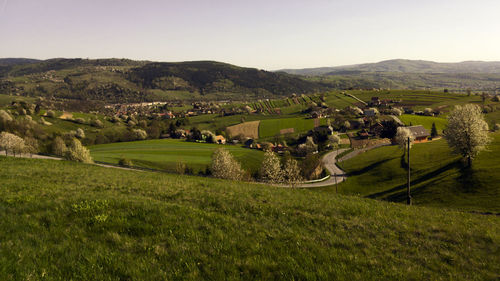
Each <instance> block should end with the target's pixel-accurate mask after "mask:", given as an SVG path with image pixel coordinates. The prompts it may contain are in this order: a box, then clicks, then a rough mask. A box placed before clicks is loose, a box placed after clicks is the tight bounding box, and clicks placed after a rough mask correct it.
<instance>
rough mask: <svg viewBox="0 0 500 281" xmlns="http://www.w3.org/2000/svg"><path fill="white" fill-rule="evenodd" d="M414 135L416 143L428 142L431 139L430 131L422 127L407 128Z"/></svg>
mask: <svg viewBox="0 0 500 281" xmlns="http://www.w3.org/2000/svg"><path fill="white" fill-rule="evenodd" d="M407 128H408V129H409V130H410V132H411V133H412V135H413V136H414V137H415V142H416V143H418V142H426V141H427V139H428V138H429V137H430V134H429V131H427V129H426V128H424V126H422V125H418V126H409V127H407Z"/></svg>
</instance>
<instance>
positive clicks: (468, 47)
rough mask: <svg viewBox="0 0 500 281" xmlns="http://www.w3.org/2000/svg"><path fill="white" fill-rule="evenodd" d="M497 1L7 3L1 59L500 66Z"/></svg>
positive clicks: (1, 19)
mask: <svg viewBox="0 0 500 281" xmlns="http://www.w3.org/2000/svg"><path fill="white" fill-rule="evenodd" d="M499 12H500V1H498V0H475V1H471V0H467V1H463V0H432V1H431V0H419V1H415V0H411V1H409V0H350V1H349V0H330V1H328V0H302V1H299V0H245V1H240V0H205V1H202V0H164V1H160V0H134V1H132V0H115V1H111V0H0V57H3V58H6V57H28V58H37V59H48V58H54V57H65V58H76V57H79V58H111V57H113V58H129V59H137V60H153V61H191V60H216V61H222V62H227V63H231V64H235V65H239V66H246V67H256V68H260V69H266V70H277V69H282V68H306V67H321V66H338V65H348V64H358V63H369V62H378V61H382V60H387V59H396V58H402V59H422V60H432V61H438V62H458V61H465V60H483V61H500V36H499V35H500V16H498V13H499Z"/></svg>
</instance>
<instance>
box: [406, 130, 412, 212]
mask: <svg viewBox="0 0 500 281" xmlns="http://www.w3.org/2000/svg"><path fill="white" fill-rule="evenodd" d="M407 144H408V187H407V189H406V191H407V197H406V204H407V205H411V194H410V137H408V142H407Z"/></svg>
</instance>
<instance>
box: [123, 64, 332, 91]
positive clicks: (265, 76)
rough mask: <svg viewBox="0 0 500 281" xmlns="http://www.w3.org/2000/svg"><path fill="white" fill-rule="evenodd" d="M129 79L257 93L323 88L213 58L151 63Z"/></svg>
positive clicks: (149, 84) (195, 88) (162, 86)
mask: <svg viewBox="0 0 500 281" xmlns="http://www.w3.org/2000/svg"><path fill="white" fill-rule="evenodd" d="M129 80H131V81H133V82H135V83H139V84H141V85H142V86H143V87H144V88H148V89H163V90H179V89H184V90H190V91H200V93H202V94H204V93H211V92H233V93H238V92H241V93H252V94H254V95H258V96H269V95H289V94H292V93H298V94H303V93H312V92H316V91H319V90H321V89H324V87H322V86H321V85H320V84H318V83H314V82H310V81H305V80H302V79H299V78H298V77H295V76H292V75H289V74H286V73H274V72H269V71H265V70H258V69H255V68H243V67H238V66H234V65H230V64H226V63H220V62H214V61H194V62H180V63H150V64H147V65H145V66H142V67H139V68H134V69H132V70H131V71H130V72H129Z"/></svg>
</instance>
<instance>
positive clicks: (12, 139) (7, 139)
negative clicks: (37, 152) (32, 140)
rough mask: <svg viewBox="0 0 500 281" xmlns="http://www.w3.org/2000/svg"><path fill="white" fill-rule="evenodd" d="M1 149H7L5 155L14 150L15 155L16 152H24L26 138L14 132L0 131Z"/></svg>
mask: <svg viewBox="0 0 500 281" xmlns="http://www.w3.org/2000/svg"><path fill="white" fill-rule="evenodd" d="M0 149H2V150H5V155H8V152H9V151H10V152H12V153H13V154H14V156H16V153H22V152H23V151H24V149H25V143H24V140H23V139H22V138H20V137H18V136H16V135H14V134H11V133H7V132H2V133H0Z"/></svg>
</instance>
